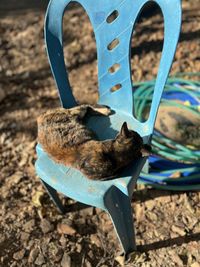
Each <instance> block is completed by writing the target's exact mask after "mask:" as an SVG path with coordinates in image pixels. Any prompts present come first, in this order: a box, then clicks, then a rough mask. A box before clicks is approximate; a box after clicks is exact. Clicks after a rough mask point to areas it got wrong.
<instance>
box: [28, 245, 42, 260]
mask: <svg viewBox="0 0 200 267" xmlns="http://www.w3.org/2000/svg"><path fill="white" fill-rule="evenodd" d="M39 252H40V251H39V249H38V248H33V249H32V250H31V251H30V254H29V257H28V262H29V263H32V262H34V261H35V259H36V258H37V256H38V254H39Z"/></svg>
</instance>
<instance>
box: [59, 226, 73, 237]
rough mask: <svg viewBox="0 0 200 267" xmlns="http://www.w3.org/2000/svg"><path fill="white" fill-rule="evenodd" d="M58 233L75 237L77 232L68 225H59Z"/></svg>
mask: <svg viewBox="0 0 200 267" xmlns="http://www.w3.org/2000/svg"><path fill="white" fill-rule="evenodd" d="M57 231H58V233H59V234H66V235H71V236H72V235H74V234H75V233H76V230H75V229H74V228H72V227H71V226H69V225H67V224H62V223H59V224H58V225H57Z"/></svg>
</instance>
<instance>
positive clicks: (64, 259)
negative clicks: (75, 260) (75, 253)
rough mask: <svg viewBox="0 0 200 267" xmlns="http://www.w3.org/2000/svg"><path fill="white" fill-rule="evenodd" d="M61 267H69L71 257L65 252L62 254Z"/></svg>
mask: <svg viewBox="0 0 200 267" xmlns="http://www.w3.org/2000/svg"><path fill="white" fill-rule="evenodd" d="M61 266H62V267H71V257H70V256H69V254H67V253H66V252H65V253H64V254H63V257H62V260H61Z"/></svg>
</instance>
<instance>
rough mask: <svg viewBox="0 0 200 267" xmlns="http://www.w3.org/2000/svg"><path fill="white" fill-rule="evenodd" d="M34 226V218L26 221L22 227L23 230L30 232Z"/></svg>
mask: <svg viewBox="0 0 200 267" xmlns="http://www.w3.org/2000/svg"><path fill="white" fill-rule="evenodd" d="M34 226H35V220H34V219H32V220H30V221H28V222H27V223H25V224H24V226H23V228H24V231H25V232H27V233H30V232H31V231H33V228H34Z"/></svg>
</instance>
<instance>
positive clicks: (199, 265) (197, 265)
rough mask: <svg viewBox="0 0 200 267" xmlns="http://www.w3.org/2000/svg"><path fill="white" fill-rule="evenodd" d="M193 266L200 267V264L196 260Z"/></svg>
mask: <svg viewBox="0 0 200 267" xmlns="http://www.w3.org/2000/svg"><path fill="white" fill-rule="evenodd" d="M191 267H200V264H199V263H198V262H194V263H192V264H191Z"/></svg>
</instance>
